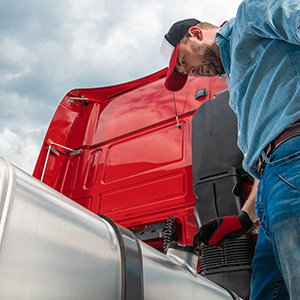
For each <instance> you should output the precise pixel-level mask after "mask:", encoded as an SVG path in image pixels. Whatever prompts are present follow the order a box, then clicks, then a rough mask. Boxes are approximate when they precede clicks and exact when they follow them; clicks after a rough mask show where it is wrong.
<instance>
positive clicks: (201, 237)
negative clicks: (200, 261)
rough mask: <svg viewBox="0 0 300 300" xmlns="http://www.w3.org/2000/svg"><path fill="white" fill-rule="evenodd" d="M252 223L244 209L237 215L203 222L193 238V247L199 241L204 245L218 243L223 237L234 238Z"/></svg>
mask: <svg viewBox="0 0 300 300" xmlns="http://www.w3.org/2000/svg"><path fill="white" fill-rule="evenodd" d="M253 225H254V224H253V223H252V221H251V219H250V218H249V216H248V214H247V213H246V212H245V211H241V213H240V214H239V215H237V216H228V217H222V218H216V219H213V220H211V221H209V222H206V223H204V224H203V225H202V226H201V227H200V229H199V230H198V232H197V233H196V234H195V236H194V239H193V244H194V247H198V246H199V245H200V244H201V242H203V243H204V244H206V245H220V242H221V241H222V240H223V239H235V238H238V237H240V236H241V235H243V234H244V233H246V232H247V231H248V230H250V229H251V228H252V227H253Z"/></svg>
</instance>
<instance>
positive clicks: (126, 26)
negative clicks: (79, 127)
mask: <svg viewBox="0 0 300 300" xmlns="http://www.w3.org/2000/svg"><path fill="white" fill-rule="evenodd" d="M240 2H241V0H226V1H224V0H185V1H181V0H147V1H141V0H126V1H124V0H15V1H11V0H0V156H2V157H4V158H6V159H7V160H8V161H9V162H11V163H12V164H14V165H15V166H17V167H19V168H21V169H23V170H24V171H26V172H27V173H29V174H32V172H33V169H34V166H35V163H36V160H37V157H38V154H39V151H40V147H41V145H42V142H43V138H44V136H45V134H46V131H47V128H48V126H49V124H50V122H51V119H52V117H53V114H54V113H55V110H56V108H57V106H58V105H59V103H60V101H61V100H62V98H63V97H64V95H65V94H66V93H67V92H68V91H70V90H72V89H74V88H89V87H102V86H109V85H114V84H119V83H123V82H127V81H131V80H134V79H137V78H140V77H144V76H146V75H149V74H151V73H154V72H156V71H159V70H161V69H163V68H165V67H166V63H165V61H164V60H163V58H162V57H161V56H160V45H161V41H162V37H163V35H164V34H165V33H166V32H167V31H168V29H169V28H170V26H171V25H172V24H173V23H174V22H176V21H178V20H180V19H185V18H197V19H199V20H201V21H207V22H211V23H213V24H215V25H221V24H222V23H223V21H225V20H229V19H231V18H233V17H234V16H235V14H236V11H237V8H238V5H239V4H240Z"/></svg>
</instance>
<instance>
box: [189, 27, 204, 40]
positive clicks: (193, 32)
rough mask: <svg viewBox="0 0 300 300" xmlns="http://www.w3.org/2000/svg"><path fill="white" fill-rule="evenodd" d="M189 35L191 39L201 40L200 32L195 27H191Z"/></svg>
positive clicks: (201, 34)
mask: <svg viewBox="0 0 300 300" xmlns="http://www.w3.org/2000/svg"><path fill="white" fill-rule="evenodd" d="M189 34H190V35H191V37H195V38H197V39H199V40H200V41H202V40H203V33H202V30H201V29H200V28H199V27H197V26H192V27H191V28H190V29H189Z"/></svg>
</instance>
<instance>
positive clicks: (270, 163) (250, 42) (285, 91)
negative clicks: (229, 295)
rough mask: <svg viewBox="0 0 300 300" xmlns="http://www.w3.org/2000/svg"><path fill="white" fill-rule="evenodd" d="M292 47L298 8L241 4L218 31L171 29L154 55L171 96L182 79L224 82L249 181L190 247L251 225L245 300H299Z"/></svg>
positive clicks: (283, 0)
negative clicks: (233, 209) (161, 61)
mask: <svg viewBox="0 0 300 300" xmlns="http://www.w3.org/2000/svg"><path fill="white" fill-rule="evenodd" d="M299 46H300V2H299V1H298V0H264V1H261V0H249V1H247V0H245V1H243V2H242V3H241V4H240V6H239V9H238V11H237V15H236V18H234V19H232V20H230V21H228V22H227V23H226V24H224V25H223V26H222V27H221V28H219V27H216V26H213V25H211V24H207V23H201V22H200V21H198V20H196V19H188V20H183V21H179V22H176V23H175V24H173V26H172V27H171V28H170V30H169V32H168V33H167V34H166V35H165V37H164V40H163V44H162V48H161V53H162V55H163V56H164V57H165V58H166V59H167V61H168V63H169V69H168V73H167V77H166V81H165V86H166V88H167V89H169V90H171V91H177V90H180V89H181V88H183V87H184V85H185V82H186V80H187V77H188V76H199V77H200V76H215V75H219V76H223V75H226V76H227V82H228V88H229V91H230V101H229V104H230V106H231V108H232V109H233V110H234V112H235V113H236V115H237V118H238V146H239V148H240V149H241V151H242V152H243V154H244V160H243V167H244V169H245V170H246V171H247V172H249V173H250V174H251V175H252V176H253V177H255V178H256V181H255V184H254V189H253V191H252V193H251V195H250V197H249V199H248V200H247V201H246V203H245V205H244V206H243V208H242V211H241V213H240V214H239V215H238V216H228V217H223V218H218V219H215V220H212V221H211V222H208V223H205V224H203V225H202V226H201V228H200V229H199V231H198V233H197V234H196V235H195V237H194V244H195V246H198V245H199V244H200V243H201V242H204V243H206V244H210V245H211V244H217V243H219V242H220V241H221V240H222V239H224V238H235V237H238V236H240V235H241V234H243V233H245V232H246V231H247V230H249V229H250V228H251V227H252V225H253V223H252V222H255V221H256V218H257V217H258V220H259V222H260V229H259V235H258V241H257V245H256V250H255V255H254V259H253V264H252V266H253V275H252V283H251V290H252V291H251V299H264V300H265V299H300V234H299V233H298V228H300V176H299V175H298V173H299V171H300V123H299V121H300V90H299V89H300V47H299ZM258 182H259V183H258ZM257 185H258V186H257ZM256 189H257V192H256ZM255 199H256V200H255ZM255 203H256V213H257V217H256V213H255Z"/></svg>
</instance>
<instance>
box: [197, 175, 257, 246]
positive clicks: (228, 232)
mask: <svg viewBox="0 0 300 300" xmlns="http://www.w3.org/2000/svg"><path fill="white" fill-rule="evenodd" d="M258 182H259V181H258V180H255V181H254V184H253V187H252V190H251V192H250V195H249V197H248V199H247V201H246V202H245V204H244V206H243V207H242V211H241V212H240V213H239V214H238V215H237V216H225V217H221V218H216V219H213V220H211V221H209V222H206V223H204V224H203V225H202V226H201V227H200V229H199V230H198V232H197V233H196V234H195V236H194V239H193V244H194V247H198V246H199V245H200V244H201V243H202V242H203V243H204V244H206V245H216V244H217V245H218V244H220V242H221V241H222V240H223V239H233V238H238V237H240V236H241V235H243V234H244V233H246V232H247V231H248V230H250V229H251V228H252V227H253V226H254V222H256V221H257V216H256V212H255V199H256V193H257V185H258Z"/></svg>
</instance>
